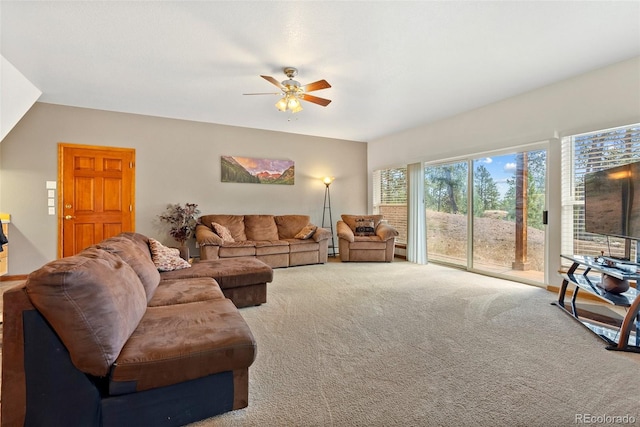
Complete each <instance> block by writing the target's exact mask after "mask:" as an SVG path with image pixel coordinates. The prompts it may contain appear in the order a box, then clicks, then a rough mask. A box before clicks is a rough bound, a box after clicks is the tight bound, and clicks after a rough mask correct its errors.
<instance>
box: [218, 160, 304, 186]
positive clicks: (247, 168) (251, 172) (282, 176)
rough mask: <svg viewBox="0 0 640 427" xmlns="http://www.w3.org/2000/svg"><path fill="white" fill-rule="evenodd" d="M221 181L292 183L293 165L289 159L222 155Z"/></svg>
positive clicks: (293, 176)
mask: <svg viewBox="0 0 640 427" xmlns="http://www.w3.org/2000/svg"><path fill="white" fill-rule="evenodd" d="M221 166H222V169H221V172H222V173H221V180H222V182H241V183H253V184H280V185H293V184H294V178H295V166H294V163H293V161H291V160H272V159H257V158H251V157H236V156H222V157H221Z"/></svg>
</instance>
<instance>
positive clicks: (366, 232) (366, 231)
mask: <svg viewBox="0 0 640 427" xmlns="http://www.w3.org/2000/svg"><path fill="white" fill-rule="evenodd" d="M355 234H356V236H375V235H376V233H375V228H374V223H373V220H372V219H368V218H358V219H356V232H355Z"/></svg>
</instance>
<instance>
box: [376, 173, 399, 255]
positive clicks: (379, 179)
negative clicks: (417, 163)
mask: <svg viewBox="0 0 640 427" xmlns="http://www.w3.org/2000/svg"><path fill="white" fill-rule="evenodd" d="M373 213H375V214H379V215H383V216H384V219H386V220H387V221H388V222H389V224H391V225H392V226H394V227H395V228H396V230H398V237H397V238H396V242H398V243H407V168H406V167H404V168H393V169H382V170H378V171H375V172H374V173H373Z"/></svg>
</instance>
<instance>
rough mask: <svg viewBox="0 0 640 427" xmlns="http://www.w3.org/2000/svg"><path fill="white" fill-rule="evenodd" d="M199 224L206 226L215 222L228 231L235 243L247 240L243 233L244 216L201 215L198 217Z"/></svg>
mask: <svg viewBox="0 0 640 427" xmlns="http://www.w3.org/2000/svg"><path fill="white" fill-rule="evenodd" d="M200 222H201V223H202V224H206V225H208V226H210V225H211V223H212V222H217V223H218V224H221V225H224V226H225V227H227V228H228V229H229V231H230V232H231V237H233V240H235V241H236V242H238V241H243V240H247V235H246V234H245V232H244V215H203V216H201V217H200Z"/></svg>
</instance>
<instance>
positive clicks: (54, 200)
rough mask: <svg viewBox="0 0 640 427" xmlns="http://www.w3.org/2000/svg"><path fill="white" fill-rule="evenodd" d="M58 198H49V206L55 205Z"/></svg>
mask: <svg viewBox="0 0 640 427" xmlns="http://www.w3.org/2000/svg"><path fill="white" fill-rule="evenodd" d="M55 205H56V199H47V206H55Z"/></svg>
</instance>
